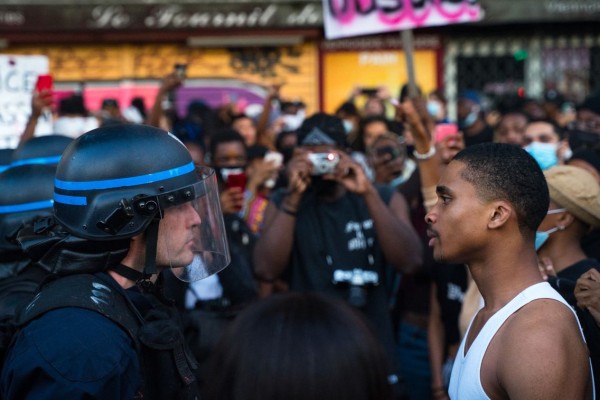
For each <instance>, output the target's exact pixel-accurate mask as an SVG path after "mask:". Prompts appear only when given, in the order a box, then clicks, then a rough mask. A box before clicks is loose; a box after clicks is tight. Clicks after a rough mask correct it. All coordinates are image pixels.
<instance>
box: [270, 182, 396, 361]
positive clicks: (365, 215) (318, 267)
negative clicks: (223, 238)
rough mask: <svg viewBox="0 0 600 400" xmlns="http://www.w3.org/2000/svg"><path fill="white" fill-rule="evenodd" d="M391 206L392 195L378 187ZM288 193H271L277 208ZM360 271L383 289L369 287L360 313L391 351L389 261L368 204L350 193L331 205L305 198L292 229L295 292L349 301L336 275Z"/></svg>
mask: <svg viewBox="0 0 600 400" xmlns="http://www.w3.org/2000/svg"><path fill="white" fill-rule="evenodd" d="M378 191H379V193H380V196H381V197H382V199H383V200H384V201H385V202H386V203H387V202H389V199H390V198H391V195H392V193H393V191H392V190H391V189H388V188H384V187H378ZM283 195H284V191H283V190H279V191H276V192H275V193H273V195H272V201H273V202H274V204H275V205H277V206H278V207H279V206H280V205H281V202H282V200H283ZM354 269H360V270H363V271H368V272H376V273H377V275H378V277H379V285H377V286H372V285H369V286H368V287H367V303H366V306H365V307H364V309H362V311H363V312H364V314H365V315H366V316H367V317H368V319H369V320H370V321H371V323H372V324H373V326H374V328H375V330H376V331H377V333H378V334H379V336H380V338H381V340H382V342H383V343H384V345H385V346H386V347H387V349H388V350H389V351H393V348H394V341H393V333H392V325H391V319H390V315H389V310H388V300H387V294H386V290H385V282H384V279H385V260H384V257H383V253H382V251H381V249H380V247H379V245H378V242H377V235H376V233H375V227H374V224H373V220H372V218H371V216H370V215H369V212H368V210H367V206H366V204H365V202H364V200H363V199H362V198H361V197H360V196H359V195H356V194H354V193H351V192H347V193H346V194H345V195H344V196H342V197H341V198H340V199H337V200H335V201H333V202H324V201H320V200H319V199H318V198H317V196H316V195H315V194H314V192H312V191H309V192H307V193H305V194H304V196H303V198H302V201H301V204H300V207H299V209H298V215H297V217H296V225H295V229H294V246H293V249H292V254H291V258H290V261H289V265H288V267H287V269H286V274H285V276H284V279H285V280H286V281H287V282H288V284H289V287H290V290H291V291H298V292H319V293H323V294H327V295H331V296H334V297H338V298H342V299H345V300H347V299H348V296H349V290H348V284H343V283H338V284H334V283H333V276H334V271H336V270H344V271H350V270H354Z"/></svg>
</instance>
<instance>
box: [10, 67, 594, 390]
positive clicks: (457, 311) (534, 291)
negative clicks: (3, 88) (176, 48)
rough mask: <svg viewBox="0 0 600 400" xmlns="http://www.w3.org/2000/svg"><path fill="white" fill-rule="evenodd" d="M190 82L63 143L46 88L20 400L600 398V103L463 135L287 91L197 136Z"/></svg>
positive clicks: (67, 122)
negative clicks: (311, 104)
mask: <svg viewBox="0 0 600 400" xmlns="http://www.w3.org/2000/svg"><path fill="white" fill-rule="evenodd" d="M184 81H185V77H183V76H180V75H177V74H170V75H167V76H165V77H164V78H163V80H162V82H161V85H160V89H159V90H158V92H157V95H156V99H155V101H154V103H153V104H152V105H151V107H149V108H148V109H146V107H145V105H144V104H143V103H142V102H140V101H139V99H138V100H136V102H134V103H133V104H132V105H131V107H128V108H127V109H125V110H120V109H119V107H118V104H116V102H115V101H113V100H110V99H107V100H106V101H105V102H103V105H102V110H101V112H100V113H98V114H97V115H95V116H92V115H91V114H90V113H89V112H88V111H87V110H86V109H85V107H84V101H83V100H84V99H83V97H82V96H81V95H73V96H72V97H70V98H67V99H63V100H62V101H61V102H60V104H59V105H57V106H58V107H57V118H56V119H55V123H54V131H55V132H54V133H55V134H53V135H49V136H40V137H36V136H35V127H36V123H37V119H38V118H39V117H40V115H41V114H42V112H43V111H44V110H46V109H48V108H51V107H54V105H53V104H52V96H51V93H50V92H49V91H46V90H44V91H42V92H39V93H38V92H35V93H33V95H32V102H31V106H32V112H31V116H30V118H29V121H28V123H27V125H26V127H25V130H24V132H23V133H22V135H21V140H20V142H19V145H18V147H17V148H16V149H14V150H7V151H5V153H3V154H2V156H3V157H4V156H6V157H5V159H6V161H3V164H4V167H2V168H3V170H2V171H1V172H0V234H1V236H0V265H1V269H0V327H1V328H2V335H3V337H2V339H3V342H2V343H1V345H2V350H3V353H2V359H0V361H2V362H3V367H2V370H1V380H0V396H1V397H2V398H5V399H7V400H8V399H23V398H35V399H43V398H48V399H50V398H73V399H75V398H82V399H83V398H102V399H104V398H111V399H112V398H157V399H159V398H160V399H162V398H164V399H167V398H168V399H174V398H177V399H180V398H181V399H188V398H189V399H194V398H200V397H203V398H204V397H205V398H208V399H232V400H233V399H249V398H261V399H281V398H286V399H298V400H301V399H315V398H336V399H406V400H422V399H448V398H453V399H479V398H507V397H508V398H513V397H522V398H573V399H584V398H585V399H587V398H592V397H593V396H595V387H594V381H595V382H599V381H598V380H596V379H593V376H597V374H598V371H600V262H599V261H598V260H600V233H599V232H600V229H598V228H600V93H598V94H595V95H591V96H589V97H588V98H587V99H586V100H585V101H584V102H583V103H581V104H579V105H577V107H576V108H570V107H564V105H565V104H568V99H565V98H564V97H563V96H561V95H560V94H558V93H556V92H553V91H549V92H548V93H547V94H546V96H544V98H543V99H531V98H526V97H523V96H519V95H507V96H503V97H502V98H498V99H495V100H496V101H495V102H494V103H493V107H490V106H486V104H488V103H489V102H485V101H484V100H483V94H482V93H479V92H477V91H475V90H464V91H462V92H461V93H460V94H459V95H458V97H457V99H456V110H457V115H456V120H454V119H453V118H452V117H451V116H449V115H448V112H447V110H448V103H447V100H446V99H445V97H444V95H443V92H442V91H439V90H436V91H433V92H431V93H427V94H424V93H421V91H420V90H418V88H416V89H417V90H416V91H417V93H418V95H416V96H410V95H409V88H408V85H405V86H404V87H403V88H402V90H401V92H400V93H399V94H398V96H395V95H393V94H391V93H390V91H389V90H387V89H386V88H384V87H382V88H377V89H376V90H372V89H369V90H365V89H361V88H356V89H354V90H353V91H352V93H350V95H349V97H348V99H347V101H345V102H344V103H343V104H341V105H340V106H339V107H338V108H337V110H336V111H335V113H333V114H327V113H323V112H317V113H314V114H311V115H307V113H306V107H305V105H304V104H303V103H302V102H298V101H288V100H287V99H285V98H283V97H282V96H281V87H280V86H277V85H274V86H270V87H268V88H267V94H266V96H265V100H264V104H263V106H262V108H261V111H260V112H259V113H252V114H245V113H244V110H240V109H239V108H238V107H236V105H235V104H223V105H222V106H221V107H220V108H218V109H212V108H210V107H209V106H207V105H206V104H205V103H204V102H202V101H200V100H197V101H194V102H192V103H190V105H189V107H188V111H187V114H186V115H184V116H180V115H178V114H177V113H176V112H175V110H174V109H173V102H172V98H173V94H174V93H175V90H176V89H177V88H178V87H179V86H181V85H182V84H183V83H184ZM167 132H170V133H171V134H167ZM226 265H227V266H226ZM225 266H226V267H225ZM517 311H518V312H517ZM592 371H593V373H592Z"/></svg>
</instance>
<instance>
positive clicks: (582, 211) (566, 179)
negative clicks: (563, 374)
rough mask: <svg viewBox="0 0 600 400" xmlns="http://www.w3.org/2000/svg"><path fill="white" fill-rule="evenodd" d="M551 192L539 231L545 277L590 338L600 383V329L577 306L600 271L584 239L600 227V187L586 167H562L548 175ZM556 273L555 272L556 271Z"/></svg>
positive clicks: (557, 167) (540, 253)
mask: <svg viewBox="0 0 600 400" xmlns="http://www.w3.org/2000/svg"><path fill="white" fill-rule="evenodd" d="M544 176H545V177H546V181H547V183H548V189H549V192H550V205H549V208H548V214H547V215H546V217H545V218H544V220H543V221H542V223H541V224H540V226H539V228H538V232H536V240H535V246H536V249H537V252H538V257H539V258H540V264H541V270H542V275H545V274H547V273H548V272H549V270H548V266H551V268H550V272H553V273H555V274H556V275H555V276H552V275H550V276H549V277H548V283H550V284H551V285H552V286H553V287H554V288H555V289H556V290H557V291H558V292H559V293H560V294H561V295H562V296H563V297H564V299H565V300H566V301H567V302H568V303H569V304H570V305H571V306H573V308H574V309H575V310H576V311H577V314H578V317H579V319H580V321H581V323H582V326H583V331H584V334H585V336H586V339H587V343H588V346H589V347H590V353H591V358H592V363H593V367H594V374H595V381H596V382H597V383H599V382H600V380H599V379H598V378H600V374H599V373H600V343H598V341H597V340H593V338H594V337H596V338H598V337H600V328H599V327H598V325H596V324H595V323H588V322H589V321H590V320H589V318H591V315H590V314H589V312H588V311H587V310H584V309H581V308H578V307H577V300H576V298H575V293H574V290H575V284H576V281H577V279H578V278H579V277H580V276H581V275H582V274H584V273H586V272H587V271H589V270H590V269H595V270H597V271H600V262H598V260H596V259H593V258H589V257H588V256H587V255H586V253H585V252H584V250H583V248H582V247H581V239H582V238H583V237H584V236H585V235H586V233H588V232H590V231H591V230H592V229H597V228H600V185H599V184H598V182H596V180H595V179H594V177H593V176H592V175H591V174H589V173H588V172H587V171H585V170H584V169H582V168H578V167H574V166H569V165H562V166H556V167H553V168H550V169H548V170H546V171H545V172H544ZM552 270H553V271H552Z"/></svg>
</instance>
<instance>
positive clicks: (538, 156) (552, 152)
mask: <svg viewBox="0 0 600 400" xmlns="http://www.w3.org/2000/svg"><path fill="white" fill-rule="evenodd" d="M525 150H526V151H527V152H528V153H529V154H531V156H532V157H533V158H535V161H537V163H538V164H539V166H540V168H542V170H546V169H548V168H551V167H554V166H555V165H558V156H557V155H556V151H557V150H558V144H557V143H541V142H533V143H531V144H529V145H528V146H526V147H525Z"/></svg>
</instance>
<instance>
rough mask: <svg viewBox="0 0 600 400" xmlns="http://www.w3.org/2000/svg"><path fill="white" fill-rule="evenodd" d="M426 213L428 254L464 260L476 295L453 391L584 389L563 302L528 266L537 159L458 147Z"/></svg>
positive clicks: (566, 393)
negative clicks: (479, 302) (479, 301)
mask: <svg viewBox="0 0 600 400" xmlns="http://www.w3.org/2000/svg"><path fill="white" fill-rule="evenodd" d="M437 194H438V202H437V204H436V205H435V206H434V207H433V209H432V210H431V211H430V212H429V213H428V214H427V216H426V217H425V218H426V221H427V223H428V224H429V226H430V227H429V231H428V235H429V237H430V241H429V245H430V246H432V247H433V252H434V258H435V259H436V260H437V261H444V262H450V263H465V264H467V265H468V266H469V270H470V272H471V274H472V276H473V279H474V280H475V282H476V283H477V286H478V288H479V290H480V291H481V294H482V296H483V299H484V302H485V305H484V307H483V308H482V309H480V310H479V312H478V313H477V314H476V316H475V317H474V319H473V321H472V322H471V325H470V327H469V329H468V331H467V333H466V335H465V337H464V339H463V341H462V343H461V346H460V348H459V350H458V354H457V358H456V361H455V363H454V368H453V370H452V377H451V381H450V389H449V394H450V397H451V398H453V399H487V398H493V399H500V398H511V399H514V398H520V399H567V398H568V399H587V398H591V396H592V380H591V371H590V364H589V358H588V352H587V348H586V346H585V342H584V340H583V338H582V333H581V330H580V328H579V326H578V322H577V319H576V317H575V314H574V312H573V310H572V309H571V308H570V307H569V306H568V304H567V303H566V302H565V301H564V300H563V299H562V297H561V296H560V295H559V294H558V293H557V292H556V291H555V290H554V289H552V288H551V287H550V285H549V284H548V283H546V282H544V281H543V280H542V278H541V275H540V272H539V270H538V264H537V258H536V253H535V247H534V239H535V232H536V229H537V227H538V226H539V224H540V222H541V221H542V219H543V218H544V216H545V215H546V212H547V211H548V204H549V195H548V187H547V185H546V181H545V179H544V175H543V174H542V171H541V169H540V168H539V166H538V165H537V163H536V162H535V160H534V159H533V158H532V157H531V156H529V155H528V154H527V153H526V152H525V151H524V150H522V149H520V148H518V147H516V146H512V145H507V144H499V143H494V144H482V145H477V146H472V147H469V148H467V149H465V150H463V151H461V152H460V153H459V154H458V155H457V156H456V157H455V158H454V160H453V161H452V162H451V163H450V164H449V165H448V167H447V168H446V170H445V171H444V173H443V174H442V177H441V179H440V182H439V184H438V186H437Z"/></svg>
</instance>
